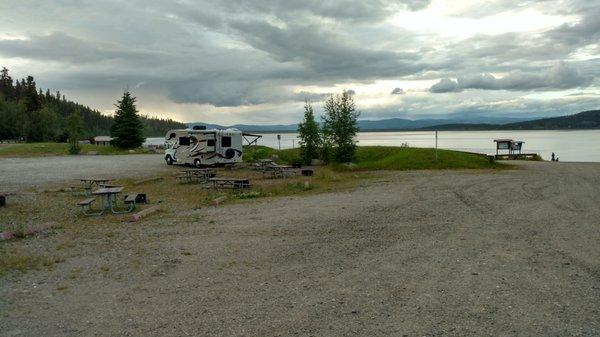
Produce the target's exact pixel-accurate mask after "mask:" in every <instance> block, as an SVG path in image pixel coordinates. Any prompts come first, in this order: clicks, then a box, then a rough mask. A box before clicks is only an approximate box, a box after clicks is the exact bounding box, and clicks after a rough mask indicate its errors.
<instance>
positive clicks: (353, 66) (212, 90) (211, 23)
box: [0, 0, 600, 124]
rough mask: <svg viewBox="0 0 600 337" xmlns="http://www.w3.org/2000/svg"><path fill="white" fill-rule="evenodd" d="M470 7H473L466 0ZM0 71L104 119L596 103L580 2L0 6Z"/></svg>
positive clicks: (593, 45) (437, 112)
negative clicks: (335, 106) (306, 106)
mask: <svg viewBox="0 0 600 337" xmlns="http://www.w3.org/2000/svg"><path fill="white" fill-rule="evenodd" d="M475 3H477V4H475ZM0 12H1V13H4V15H3V16H2V17H3V18H2V20H0V66H6V67H8V68H9V69H10V70H11V73H12V75H13V77H23V76H26V75H28V74H31V75H33V76H34V77H35V78H36V80H37V82H38V85H40V86H42V87H43V88H47V87H50V88H51V89H53V90H60V91H61V92H63V93H65V94H66V95H67V97H68V98H70V99H73V100H76V101H79V102H81V103H84V104H87V105H89V106H91V107H94V108H97V109H99V110H101V111H103V112H106V113H111V111H112V110H113V107H112V104H113V103H114V101H115V100H116V99H117V98H118V97H119V96H120V94H121V93H122V91H123V90H124V89H125V88H129V89H130V90H131V91H132V92H133V93H134V94H135V95H136V96H137V97H138V108H139V110H141V112H142V113H146V114H150V115H155V116H161V117H171V118H175V119H178V120H181V121H205V122H214V123H224V124H228V123H231V124H233V123H257V124H271V123H294V122H297V121H298V120H299V119H300V118H301V114H302V105H303V100H304V99H305V98H308V99H310V100H311V101H313V102H314V103H315V106H316V108H317V110H318V111H319V110H320V104H319V102H320V101H321V100H322V99H323V97H325V96H326V95H327V94H330V93H340V92H342V90H352V91H354V92H355V99H356V101H357V103H358V106H359V108H360V110H361V111H362V116H361V118H364V119H381V118H389V117H403V118H426V117H441V116H512V117H529V116H550V115H560V114H565V113H575V112H579V111H582V110H586V109H594V108H599V107H600V106H599V104H598V102H599V98H600V90H599V89H600V42H599V41H600V19H599V18H600V2H598V1H592V0H538V1H533V0H531V1H510V0H490V1H477V2H476V1H468V0H452V1H450V0H446V1H437V0H370V1H350V0H326V1H324V0H285V1H284V0H281V1H277V0H253V1H243V0H220V1H208V0H197V1H192V0H180V1H141V0H139V1H138V0H129V1H102V0H94V1H84V0H54V1H30V0H0Z"/></svg>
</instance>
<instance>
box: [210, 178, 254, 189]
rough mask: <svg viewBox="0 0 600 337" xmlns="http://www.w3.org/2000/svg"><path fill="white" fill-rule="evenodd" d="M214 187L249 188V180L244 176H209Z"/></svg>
mask: <svg viewBox="0 0 600 337" xmlns="http://www.w3.org/2000/svg"><path fill="white" fill-rule="evenodd" d="M209 181H210V182H212V184H213V187H214V188H234V189H242V188H250V180H249V179H246V178H210V179H209Z"/></svg>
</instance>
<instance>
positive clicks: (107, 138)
mask: <svg viewBox="0 0 600 337" xmlns="http://www.w3.org/2000/svg"><path fill="white" fill-rule="evenodd" d="M111 140H113V138H112V137H111V136H96V137H94V142H110V141H111Z"/></svg>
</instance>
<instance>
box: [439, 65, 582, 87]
mask: <svg viewBox="0 0 600 337" xmlns="http://www.w3.org/2000/svg"><path fill="white" fill-rule="evenodd" d="M592 79H593V78H592V77H591V76H587V75H583V74H582V73H581V72H580V71H579V69H577V68H576V67H573V66H571V65H569V64H567V63H565V62H559V63H558V64H556V65H555V66H553V67H551V68H549V69H546V70H545V71H543V72H537V73H528V72H522V71H518V70H517V71H513V72H510V73H509V74H508V75H506V76H504V77H500V78H497V77H494V76H493V75H491V74H477V75H470V76H461V77H458V79H457V80H452V79H449V78H443V79H441V80H440V81H439V82H438V83H436V84H434V85H433V86H431V88H430V89H429V91H430V92H432V93H444V92H459V91H462V90H465V89H483V90H514V91H525V90H554V89H571V88H577V87H582V86H586V85H588V84H589V83H590V82H591V81H592Z"/></svg>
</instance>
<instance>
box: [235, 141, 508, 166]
mask: <svg viewBox="0 0 600 337" xmlns="http://www.w3.org/2000/svg"><path fill="white" fill-rule="evenodd" d="M272 155H277V156H278V157H279V161H280V162H282V163H288V164H289V163H292V162H294V161H296V160H298V157H299V149H287V150H275V149H272V148H269V147H266V146H256V147H254V148H253V149H248V150H247V152H246V154H244V156H245V160H247V161H253V160H258V159H264V158H270V157H271V156H272ZM354 162H355V163H356V168H357V169H362V170H440V169H496V168H504V167H506V165H503V164H500V163H490V161H489V160H488V158H487V156H485V155H481V154H476V153H468V152H460V151H450V150H438V159H437V160H435V150H434V149H429V148H410V147H393V146H359V147H357V148H356V159H355V161H354ZM333 167H334V168H335V169H338V170H347V169H348V167H347V166H345V165H340V164H336V165H333Z"/></svg>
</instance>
